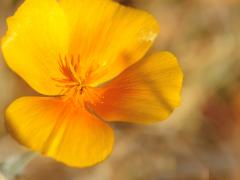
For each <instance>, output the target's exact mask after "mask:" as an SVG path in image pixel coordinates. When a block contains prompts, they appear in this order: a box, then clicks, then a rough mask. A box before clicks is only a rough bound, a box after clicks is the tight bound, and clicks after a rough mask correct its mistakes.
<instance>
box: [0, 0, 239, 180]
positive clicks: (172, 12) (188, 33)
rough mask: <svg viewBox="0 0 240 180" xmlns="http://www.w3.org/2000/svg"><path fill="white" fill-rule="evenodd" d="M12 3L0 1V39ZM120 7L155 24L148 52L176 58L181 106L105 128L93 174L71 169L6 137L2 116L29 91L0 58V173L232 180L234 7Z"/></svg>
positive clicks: (147, 0)
mask: <svg viewBox="0 0 240 180" xmlns="http://www.w3.org/2000/svg"><path fill="white" fill-rule="evenodd" d="M20 3H21V1H17V0H0V36H2V35H4V33H5V31H6V18H7V17H8V16H10V15H12V14H13V12H14V11H15V10H16V8H17V7H18V6H19V4H20ZM121 3H123V4H126V5H128V6H132V7H137V8H140V9H144V10H147V11H149V12H150V13H151V14H153V15H154V16H155V17H156V18H157V20H158V21H159V23H160V24H161V33H160V35H159V36H158V38H157V40H156V42H155V44H154V46H153V48H152V49H151V52H153V51H159V50H161V51H162V50H169V51H172V52H174V53H175V54H176V56H177V57H178V58H179V61H180V64H181V66H182V68H183V71H184V74H185V80H184V87H183V92H182V104H181V106H180V107H179V108H177V109H176V110H175V111H174V113H173V114H172V115H171V117H170V118H169V119H168V120H167V121H164V122H160V123H157V124H153V125H148V126H143V125H133V124H121V123H116V124H112V125H113V127H114V129H115V132H116V145H115V148H114V150H113V153H112V155H111V156H110V157H109V158H108V159H107V160H106V161H104V162H103V163H101V164H99V165H97V166H95V167H91V168H86V169H74V168H70V167H67V166H64V165H63V164H60V163H58V162H55V161H53V160H51V159H48V158H45V157H41V156H39V155H37V156H35V157H34V158H32V155H31V154H29V153H28V150H27V149H25V148H23V147H21V146H19V145H18V144H17V143H16V142H15V141H14V140H13V139H12V138H11V137H10V136H9V134H8V133H7V132H6V130H5V127H4V110H5V108H6V106H7V105H8V104H9V103H10V102H11V101H13V100H14V99H16V98H17V97H20V96H24V95H32V94H35V92H34V91H33V90H31V88H29V87H28V85H26V84H25V82H24V81H23V80H21V79H20V78H19V77H18V76H17V75H15V74H14V73H13V72H11V71H10V70H9V69H8V68H7V67H6V64H5V63H4V61H3V57H2V55H1V54H0V169H1V170H2V172H4V173H5V175H7V176H8V178H10V177H11V178H13V179H20V180H25V179H26V180H42V179H44V180H80V179H81V180H161V179H163V180H165V179H170V180H171V179H197V180H198V179H199V180H201V179H202V180H205V179H206V180H207V179H217V180H218V179H220V180H221V179H223V180H225V179H226V180H239V179H240V1H239V0H125V1H121ZM89 8H90V7H89ZM151 52H150V53H151ZM69 148H70V147H69ZM30 159H31V160H30ZM23 164H26V166H23ZM1 170H0V180H2V179H4V177H3V176H2V175H3V173H2V174H1ZM11 174H17V175H16V176H15V175H14V176H11Z"/></svg>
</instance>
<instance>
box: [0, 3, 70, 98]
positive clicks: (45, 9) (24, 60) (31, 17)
mask: <svg viewBox="0 0 240 180" xmlns="http://www.w3.org/2000/svg"><path fill="white" fill-rule="evenodd" d="M7 24H8V31H7V34H6V35H5V37H4V38H3V40H2V51H3V55H4V57H5V59H6V62H7V64H8V65H9V67H10V68H11V69H12V70H13V71H15V72H16V73H17V74H18V75H20V76H21V77H22V78H23V79H24V80H26V81H27V82H28V83H29V84H30V85H31V86H32V87H33V88H34V89H35V90H37V91H38V92H40V93H42V94H46V95H57V94H59V91H60V90H59V88H58V87H57V86H56V82H54V81H53V78H59V77H61V73H60V71H59V69H58V68H59V64H58V61H59V56H60V55H61V56H64V55H65V54H66V51H67V50H68V40H69V39H68V38H69V31H68V26H67V20H66V17H65V15H64V12H63V10H62V9H61V8H60V7H59V4H58V3H57V2H56V1H55V0H26V1H24V3H23V4H22V5H21V6H20V8H19V9H18V10H17V12H16V13H15V14H14V16H12V17H10V18H8V20H7Z"/></svg>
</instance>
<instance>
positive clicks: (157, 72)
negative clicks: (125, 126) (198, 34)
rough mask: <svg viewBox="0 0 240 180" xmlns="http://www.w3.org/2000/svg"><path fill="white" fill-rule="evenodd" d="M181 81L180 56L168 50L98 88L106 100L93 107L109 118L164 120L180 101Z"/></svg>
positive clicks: (145, 120) (148, 120)
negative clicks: (178, 58)
mask: <svg viewBox="0 0 240 180" xmlns="http://www.w3.org/2000/svg"><path fill="white" fill-rule="evenodd" d="M182 80H183V74H182V71H181V68H180V66H179V65H178V62H177V59H176V58H175V57H174V56H173V55H172V54H171V53H168V52H162V53H156V54H154V55H152V56H150V57H149V58H147V59H145V60H143V61H140V62H138V63H136V64H134V65H133V66H131V67H129V68H128V69H127V70H125V71H124V72H123V73H122V74H120V75H119V76H118V77H117V78H115V79H114V80H112V81H110V82H109V83H107V84H106V85H105V86H104V87H101V88H99V92H100V94H102V97H103V99H102V101H101V102H99V103H97V104H95V105H94V106H93V107H92V108H94V111H95V112H96V113H97V114H98V115H99V116H101V117H103V118H104V119H105V120H107V121H128V122H134V123H149V122H154V121H159V120H163V119H165V118H167V117H168V116H169V114H170V113H171V112H172V111H173V109H174V108H175V107H177V106H178V105H179V103H180V91H181V87H182Z"/></svg>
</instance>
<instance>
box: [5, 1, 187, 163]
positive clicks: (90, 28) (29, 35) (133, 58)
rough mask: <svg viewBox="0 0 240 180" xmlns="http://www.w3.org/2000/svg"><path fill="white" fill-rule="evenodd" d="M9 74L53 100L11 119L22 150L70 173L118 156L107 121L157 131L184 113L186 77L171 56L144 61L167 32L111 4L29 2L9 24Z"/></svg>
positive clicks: (33, 103)
mask: <svg viewBox="0 0 240 180" xmlns="http://www.w3.org/2000/svg"><path fill="white" fill-rule="evenodd" d="M7 22H8V32H7V34H6V35H5V37H4V38H3V41H2V51H3V54H4V57H5V59H6V62H7V64H8V66H9V67H10V68H11V69H12V70H13V71H15V72H16V73H17V74H18V75H19V76H21V77H22V78H23V79H24V80H25V81H26V82H27V83H28V84H29V85H30V86H31V87H32V88H34V89H35V90H36V91H38V92H39V93H41V94H42V95H45V97H22V98H19V99H17V100H16V101H15V102H13V103H12V104H11V105H10V106H9V107H8V109H7V111H6V124H7V128H8V129H9V131H10V132H11V134H12V135H13V136H14V137H15V139H16V140H18V141H19V142H20V143H21V144H23V145H25V146H27V147H29V148H31V149H32V150H34V151H37V152H40V153H42V154H44V155H46V156H48V157H52V158H54V159H56V160H58V161H61V162H63V163H65V164H67V165H70V166H76V167H85V166H90V165H93V164H96V163H98V162H100V161H102V160H103V159H105V158H106V156H108V155H109V154H110V152H111V150H112V146H113V141H114V135H113V131H112V129H111V128H110V127H109V126H108V125H107V124H106V123H105V122H106V121H109V122H112V121H126V122H133V123H149V122H155V121H159V120H163V119H165V118H167V117H168V116H169V114H170V112H171V111H172V110H173V109H174V108H175V107H176V106H178V105H179V102H180V90H181V85H182V78H183V75H182V72H181V69H180V67H179V65H178V63H177V60H176V58H175V57H174V56H173V55H172V54H171V53H168V52H161V53H156V54H153V55H152V56H150V57H148V58H145V59H143V60H141V61H139V60H140V59H141V58H142V57H143V56H144V55H145V53H146V51H147V50H148V49H149V47H150V46H151V45H152V42H153V40H154V39H155V37H156V35H157V33H158V31H159V27H158V24H157V22H156V20H155V19H154V18H153V17H152V16H151V15H149V14H148V13H146V12H143V11H140V10H136V9H133V8H129V7H124V6H122V5H120V4H118V3H116V2H113V1H111V0H59V1H57V0H26V1H25V2H24V3H23V4H22V5H21V6H20V8H19V9H18V10H17V12H16V13H15V15H14V16H13V17H10V18H9V19H8V21H7Z"/></svg>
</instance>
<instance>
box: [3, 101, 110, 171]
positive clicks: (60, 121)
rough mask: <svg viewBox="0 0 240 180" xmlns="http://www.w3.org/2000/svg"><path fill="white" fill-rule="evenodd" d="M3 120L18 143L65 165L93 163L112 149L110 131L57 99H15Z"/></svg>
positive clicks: (78, 109)
mask: <svg viewBox="0 0 240 180" xmlns="http://www.w3.org/2000/svg"><path fill="white" fill-rule="evenodd" d="M6 119H7V120H6V124H7V128H8V129H9V131H10V132H11V134H12V135H13V136H14V137H15V138H16V139H17V140H18V141H19V142H20V143H21V144H23V145H25V146H27V147H29V148H31V149H33V150H34V151H37V152H40V153H42V154H44V155H46V156H48V157H52V158H54V159H56V160H58V161H60V162H63V163H65V164H67V165H69V166H75V167H85V166H90V165H93V164H96V163H98V162H100V161H102V160H103V159H105V158H106V157H107V156H108V155H109V154H110V152H111V150H112V146H113V141H114V135H113V131H112V129H111V128H110V127H109V126H108V125H106V124H105V123H104V122H102V121H101V120H99V119H97V118H96V117H95V116H93V115H91V114H89V113H88V112H87V111H85V110H84V109H83V108H76V107H74V106H73V105H71V104H70V103H68V102H63V101H62V100H61V99H60V98H49V97H23V98H19V99H17V100H16V101H15V102H13V103H12V104H11V105H10V106H9V107H8V109H7V112H6Z"/></svg>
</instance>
